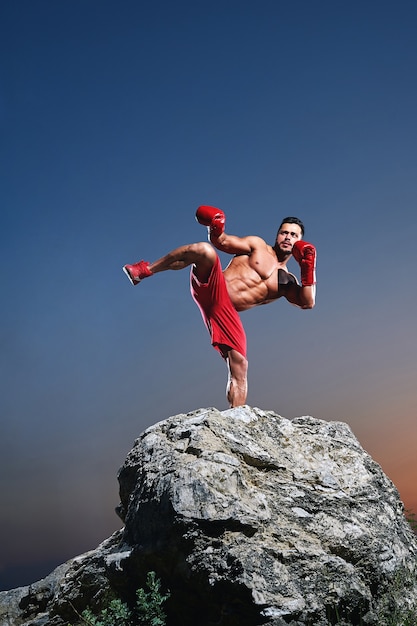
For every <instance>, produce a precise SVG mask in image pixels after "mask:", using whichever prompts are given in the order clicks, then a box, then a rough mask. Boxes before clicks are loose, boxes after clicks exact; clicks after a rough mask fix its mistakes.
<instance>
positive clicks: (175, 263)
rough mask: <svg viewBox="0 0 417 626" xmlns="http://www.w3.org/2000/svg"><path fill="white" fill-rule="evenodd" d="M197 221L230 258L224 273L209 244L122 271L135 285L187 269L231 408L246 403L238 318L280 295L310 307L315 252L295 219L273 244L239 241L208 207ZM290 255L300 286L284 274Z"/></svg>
mask: <svg viewBox="0 0 417 626" xmlns="http://www.w3.org/2000/svg"><path fill="white" fill-rule="evenodd" d="M196 219H197V221H198V222H199V223H200V224H203V225H204V226H207V229H208V235H209V240H210V242H211V243H212V244H213V246H214V247H215V248H217V250H221V251H222V252H226V253H228V254H232V255H234V256H233V258H232V260H231V261H230V263H229V265H228V266H227V267H226V269H225V270H224V271H222V268H221V265H220V259H219V257H218V255H217V253H216V251H215V249H214V248H213V246H212V245H210V243H208V242H199V243H192V244H189V245H186V246H181V247H180V248H176V249H175V250H173V251H172V252H170V253H168V254H167V255H166V256H164V257H162V258H161V259H159V260H158V261H155V262H154V263H148V262H147V261H139V262H138V263H135V264H133V265H125V266H124V267H123V271H124V272H125V273H126V275H127V276H128V278H129V280H130V282H131V283H132V284H133V285H137V284H138V283H139V282H140V281H141V280H143V279H144V278H147V277H148V276H152V274H157V273H158V272H164V271H165V270H181V269H183V268H185V267H188V266H189V265H191V276H190V280H191V295H192V297H193V299H194V300H195V302H196V304H197V306H198V307H199V309H200V312H201V315H202V317H203V320H204V322H205V324H206V326H207V329H208V331H209V333H210V335H211V342H212V345H213V347H214V348H215V349H216V350H218V351H219V352H220V354H221V355H222V357H223V358H224V359H225V361H226V363H227V366H228V380H227V388H226V393H227V399H228V401H229V403H230V406H231V407H236V406H241V405H243V404H245V403H246V397H247V370H248V361H247V359H246V335H245V331H244V329H243V326H242V322H241V320H240V317H239V312H240V311H246V310H247V309H251V308H252V307H255V306H259V305H260V304H268V303H270V302H273V301H274V300H277V299H278V298H281V297H284V298H286V300H288V302H290V303H291V304H294V305H296V306H298V307H300V308H302V309H312V308H313V306H314V304H315V291H316V287H315V285H316V276H315V265H316V250H315V248H314V246H313V245H312V244H311V243H307V242H306V241H303V240H302V237H303V235H304V226H303V223H302V222H301V220H299V219H298V218H296V217H286V218H285V219H283V221H282V223H281V225H280V227H279V229H278V233H277V236H276V240H275V244H274V245H273V246H270V245H268V244H267V243H266V242H265V241H264V240H263V239H261V238H260V237H256V236H249V237H237V236H235V235H228V234H227V233H226V232H225V221H226V218H225V214H224V213H223V211H221V210H220V209H217V208H215V207H211V206H200V207H199V208H198V209H197V213H196ZM291 255H293V256H294V258H295V259H296V261H297V262H298V263H299V265H300V269H301V285H300V284H298V282H297V279H296V278H295V276H294V275H293V274H290V273H289V272H288V270H287V262H288V260H289V259H290V257H291Z"/></svg>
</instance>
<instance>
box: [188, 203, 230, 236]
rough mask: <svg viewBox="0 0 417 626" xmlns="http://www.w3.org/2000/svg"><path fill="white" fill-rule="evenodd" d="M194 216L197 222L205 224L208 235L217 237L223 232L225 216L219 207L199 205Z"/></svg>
mask: <svg viewBox="0 0 417 626" xmlns="http://www.w3.org/2000/svg"><path fill="white" fill-rule="evenodd" d="M195 218H196V220H197V222H198V223H199V224H202V225H203V226H207V228H208V230H209V236H210V237H219V236H220V235H221V234H222V233H224V225H225V223H226V216H225V214H224V213H223V211H222V210H221V209H216V207H214V206H205V205H203V206H199V207H198V209H197V212H196V214H195Z"/></svg>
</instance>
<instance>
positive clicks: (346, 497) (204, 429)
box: [0, 407, 417, 626]
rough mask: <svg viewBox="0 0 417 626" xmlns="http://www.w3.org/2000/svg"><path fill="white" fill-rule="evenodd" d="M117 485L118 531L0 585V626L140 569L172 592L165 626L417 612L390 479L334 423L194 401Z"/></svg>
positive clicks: (410, 538)
mask: <svg viewBox="0 0 417 626" xmlns="http://www.w3.org/2000/svg"><path fill="white" fill-rule="evenodd" d="M119 483H120V499H121V503H120V506H119V508H118V513H119V515H120V517H121V518H122V520H123V522H124V528H123V529H122V530H120V531H119V532H117V533H115V534H114V535H113V536H112V537H110V538H109V539H108V540H107V541H105V542H104V543H103V544H101V545H100V546H99V547H98V548H97V549H96V550H93V551H92V552H89V553H87V554H84V555H82V556H80V557H77V558H76V559H73V560H72V561H70V562H68V563H66V564H65V565H63V566H61V568H58V570H56V571H55V572H53V573H52V574H51V575H50V576H49V577H48V578H46V579H45V580H44V581H39V582H38V583H35V584H34V585H31V586H29V587H25V588H22V589H18V590H13V591H11V592H3V593H1V594H0V623H1V624H2V626H3V624H4V626H21V625H25V626H43V625H45V624H48V625H51V626H64V625H65V626H67V624H68V623H72V624H76V623H77V614H79V613H80V612H81V611H82V610H83V608H85V606H87V605H89V606H91V607H92V608H97V610H98V609H99V608H100V607H101V606H102V604H103V603H105V602H106V598H108V594H109V593H110V592H111V593H116V594H117V595H118V596H120V597H122V599H124V600H125V601H127V602H131V601H132V600H133V598H134V594H135V590H136V589H137V588H138V587H141V586H144V583H145V578H146V573H147V572H148V571H150V570H153V571H156V573H157V576H158V577H159V578H160V579H161V581H162V584H163V587H164V588H166V589H169V590H170V592H171V596H170V599H169V600H168V602H167V603H166V612H167V615H168V617H167V625H168V626H191V625H192V626H195V625H196V624H198V625H199V626H211V625H214V624H218V625H220V626H257V625H261V624H265V625H266V624H268V625H271V626H284V625H287V624H292V625H293V626H298V625H300V626H301V625H311V626H330V625H332V624H370V625H375V626H377V625H378V626H382V625H383V624H384V619H385V618H384V616H387V615H388V614H390V615H393V612H397V614H398V615H410V614H411V613H413V612H414V611H415V613H414V614H415V615H417V567H416V566H417V561H416V558H417V541H416V537H415V535H414V534H413V533H412V531H411V529H410V526H409V524H408V522H407V520H406V519H405V517H404V514H403V506H402V503H401V501H400V499H399V495H398V492H397V490H396V488H395V486H394V485H393V484H392V482H391V481H390V480H389V479H388V478H387V477H386V476H385V475H384V473H383V472H382V470H381V468H380V466H379V465H378V464H377V463H375V462H374V461H373V460H372V459H371V458H370V456H369V455H368V454H367V453H366V452H365V451H364V450H363V448H362V447H361V446H360V444H359V443H358V441H357V440H356V438H355V437H354V435H353V434H352V432H351V430H350V428H349V427H348V426H347V425H346V424H344V423H340V422H326V421H322V420H318V419H314V418H312V417H300V418H296V419H294V420H292V421H290V420H288V419H285V418H283V417H280V416H279V415H277V414H276V413H273V412H271V411H262V410H259V409H256V408H253V409H251V408H250V407H240V408H236V409H230V410H227V411H223V412H219V411H217V410H216V409H199V410H197V411H195V412H192V413H189V414H187V415H177V416H174V417H171V418H169V419H167V420H165V421H163V422H160V423H159V424H156V425H155V426H153V427H151V428H149V429H148V430H146V431H145V432H144V433H143V434H142V435H141V437H139V439H137V441H136V442H135V444H134V447H133V449H132V450H131V452H130V453H129V454H128V456H127V459H126V461H125V463H124V465H123V467H122V468H121V470H120V472H119ZM2 620H3V621H2ZM398 623H401V622H398ZM410 623H411V622H410Z"/></svg>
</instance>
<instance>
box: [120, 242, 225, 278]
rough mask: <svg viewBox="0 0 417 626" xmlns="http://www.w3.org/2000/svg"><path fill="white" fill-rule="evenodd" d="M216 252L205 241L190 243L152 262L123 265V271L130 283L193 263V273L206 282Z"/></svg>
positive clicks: (180, 268) (214, 260)
mask: <svg viewBox="0 0 417 626" xmlns="http://www.w3.org/2000/svg"><path fill="white" fill-rule="evenodd" d="M216 258H217V255H216V252H215V250H214V248H213V247H212V246H211V245H210V244H209V243H207V242H205V241H201V242H198V243H190V244H188V245H186V246H181V247H179V248H176V249H175V250H172V252H169V253H168V254H166V255H165V256H163V257H162V258H160V259H158V260H157V261H155V262H154V263H148V262H147V261H139V262H138V263H134V264H133V265H125V266H124V267H123V271H124V272H125V274H126V276H127V277H128V278H129V280H130V282H131V283H132V285H137V284H138V283H140V281H141V280H143V279H144V278H147V277H148V276H152V274H157V273H158V272H165V271H166V270H182V269H184V268H185V267H188V266H189V265H192V264H194V265H195V269H194V273H195V275H196V276H197V278H198V279H199V280H200V281H201V282H206V281H207V279H208V277H209V275H210V272H211V270H212V268H213V265H214V263H215V262H216Z"/></svg>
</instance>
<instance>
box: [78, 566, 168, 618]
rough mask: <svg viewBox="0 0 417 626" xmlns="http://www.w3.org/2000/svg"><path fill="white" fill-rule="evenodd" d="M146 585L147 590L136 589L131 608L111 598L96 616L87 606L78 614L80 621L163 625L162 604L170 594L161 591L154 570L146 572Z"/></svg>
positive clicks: (119, 600) (163, 613) (159, 582)
mask: <svg viewBox="0 0 417 626" xmlns="http://www.w3.org/2000/svg"><path fill="white" fill-rule="evenodd" d="M146 586H147V588H148V590H149V591H145V589H142V588H140V589H137V591H136V605H135V607H134V608H133V609H130V608H129V606H128V605H127V604H126V603H125V602H122V600H121V599H120V598H113V599H112V600H110V602H109V604H108V606H107V607H106V608H104V609H102V610H101V611H100V614H99V615H98V616H96V615H94V613H93V612H92V610H91V609H90V607H87V608H86V609H85V610H84V611H83V612H82V614H81V615H79V617H80V618H81V620H82V623H84V624H87V625H88V626H138V625H139V626H165V620H166V615H165V612H164V610H163V608H162V605H163V604H164V602H166V600H168V598H169V596H170V594H169V593H166V594H162V593H161V581H160V580H159V579H158V578H157V577H156V574H155V572H148V574H147V577H146ZM69 626H70V625H69Z"/></svg>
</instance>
